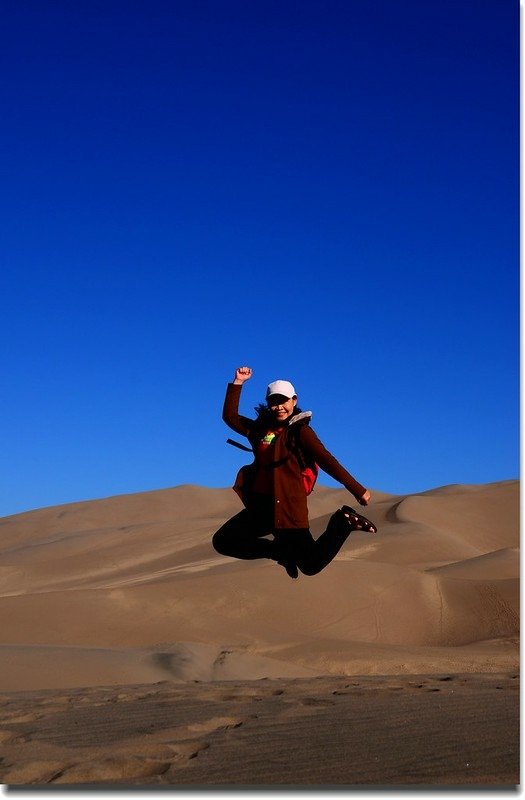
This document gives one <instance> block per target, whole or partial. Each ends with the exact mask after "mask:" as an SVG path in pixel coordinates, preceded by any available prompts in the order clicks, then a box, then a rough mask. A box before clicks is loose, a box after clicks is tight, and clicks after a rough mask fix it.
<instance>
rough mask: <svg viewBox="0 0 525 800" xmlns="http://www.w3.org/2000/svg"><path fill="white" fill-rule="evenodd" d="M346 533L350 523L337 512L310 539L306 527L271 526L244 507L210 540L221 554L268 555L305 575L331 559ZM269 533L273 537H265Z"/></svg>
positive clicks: (344, 539) (321, 566) (344, 538)
mask: <svg viewBox="0 0 525 800" xmlns="http://www.w3.org/2000/svg"><path fill="white" fill-rule="evenodd" d="M349 533H350V525H349V524H348V521H347V519H346V518H345V516H344V515H343V513H342V512H341V511H336V512H335V514H332V516H331V517H330V520H329V522H328V527H327V528H326V531H325V532H324V533H322V534H321V536H320V537H319V538H318V539H314V538H313V536H312V534H311V533H310V531H309V529H308V528H292V529H285V530H284V529H283V530H276V529H272V528H270V527H269V526H268V525H267V524H266V525H265V524H264V522H262V521H261V517H260V516H259V515H258V514H256V513H255V512H253V511H250V510H249V509H244V510H243V511H241V512H239V514H236V515H235V516H234V517H232V518H231V519H229V520H228V522H226V523H225V524H224V525H223V526H222V528H219V530H218V531H217V533H216V534H215V535H214V536H213V540H212V541H213V546H214V548H215V550H216V551H217V552H218V553H221V554H222V555H224V556H232V557H233V558H245V559H254V558H271V559H273V560H274V561H278V562H279V563H280V564H282V565H283V566H285V567H286V571H287V572H288V574H289V575H291V576H292V577H296V573H297V569H300V570H301V572H303V573H304V574H305V575H316V574H317V573H318V572H321V570H322V569H324V568H325V567H326V565H327V564H329V563H330V561H332V559H333V558H335V556H336V555H337V553H338V552H339V550H340V549H341V547H342V546H343V544H344V543H345V541H346V539H347V537H348V534H349ZM271 534H273V539H267V538H266V537H267V536H269V535H271ZM294 572H295V574H294Z"/></svg>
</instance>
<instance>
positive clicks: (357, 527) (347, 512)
mask: <svg viewBox="0 0 525 800" xmlns="http://www.w3.org/2000/svg"><path fill="white" fill-rule="evenodd" d="M341 512H342V513H343V515H344V517H345V518H346V519H347V521H348V523H349V525H350V530H352V531H365V532H366V533H377V528H376V526H375V525H374V523H373V522H370V520H369V519H367V518H366V517H363V515H362V514H359V513H358V512H357V511H356V510H355V509H354V508H350V506H342V508H341Z"/></svg>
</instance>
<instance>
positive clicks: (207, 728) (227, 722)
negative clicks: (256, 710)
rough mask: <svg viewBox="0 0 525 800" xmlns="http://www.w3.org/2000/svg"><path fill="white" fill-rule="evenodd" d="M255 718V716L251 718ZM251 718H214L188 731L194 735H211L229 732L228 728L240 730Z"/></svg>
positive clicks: (199, 723) (195, 725)
mask: <svg viewBox="0 0 525 800" xmlns="http://www.w3.org/2000/svg"><path fill="white" fill-rule="evenodd" d="M251 718H252V719H254V718H255V715H253V716H252V717H251ZM248 719H250V717H213V719H209V720H206V722H195V723H193V724H192V725H188V727H187V730H188V731H191V732H192V733H203V734H205V735H206V734H210V733H215V732H216V731H221V730H228V728H239V727H240V726H241V725H242V724H243V723H244V722H246V721H247V720H248Z"/></svg>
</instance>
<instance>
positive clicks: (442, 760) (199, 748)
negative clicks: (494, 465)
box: [0, 481, 519, 785]
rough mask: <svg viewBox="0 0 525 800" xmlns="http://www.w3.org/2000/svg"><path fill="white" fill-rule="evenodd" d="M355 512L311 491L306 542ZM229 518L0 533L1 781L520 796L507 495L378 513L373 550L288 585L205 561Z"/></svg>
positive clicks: (55, 522)
mask: <svg viewBox="0 0 525 800" xmlns="http://www.w3.org/2000/svg"><path fill="white" fill-rule="evenodd" d="M348 497H349V496H348V494H347V493H346V492H345V491H344V490H338V489H328V488H323V487H319V488H318V489H317V490H316V491H315V493H314V494H313V495H312V497H311V498H310V516H311V519H312V530H313V532H314V535H318V534H320V533H321V532H322V531H323V530H324V528H325V526H326V522H327V520H328V518H329V516H330V514H331V513H332V512H333V511H334V510H335V509H336V508H337V507H338V506H340V505H342V504H343V503H346V502H348ZM239 509H240V502H239V501H238V499H237V497H236V496H235V494H234V493H233V492H232V491H231V490H230V489H205V488H200V487H194V486H181V487H176V488H174V489H168V490H162V491H157V492H147V493H143V494H136V495H128V496H119V497H113V498H107V499H104V500H98V501H89V502H84V503H74V504H70V505H66V506H59V507H53V508H45V509H39V510H37V511H32V512H28V513H25V514H18V515H15V516H12V517H6V518H4V519H2V520H0V533H1V536H0V630H1V631H2V639H1V644H0V690H1V691H2V705H1V706H0V709H1V712H2V713H1V722H0V759H1V760H0V780H2V781H3V782H4V783H8V784H10V785H17V784H34V783H37V784H40V783H48V782H53V783H54V782H56V783H74V784H79V783H80V784H85V783H88V784H90V783H95V784H97V785H100V784H103V783H109V784H111V783H114V782H116V783H120V784H126V783H128V784H130V785H136V784H137V783H139V784H148V785H149V784H155V783H163V784H165V783H168V784H169V783H177V784H186V783H187V784H191V785H196V784H200V785H210V784H213V785H215V784H221V785H225V784H246V785H255V784H264V785H266V784H272V785H274V784H283V785H290V784H294V785H303V784H305V785H312V784H317V785H321V784H326V785H332V784H333V785H341V784H348V785H353V784H378V783H379V784H382V783H384V784H402V783H407V784H414V783H416V784H418V783H423V784H431V785H433V784H440V785H443V784H447V785H450V784H466V783H472V784H475V785H481V784H484V783H486V784H489V785H495V784H502V785H509V784H514V783H516V782H517V780H518V745H517V741H518V731H517V718H518V694H517V691H516V686H517V682H518V681H517V669H518V655H519V649H518V640H517V636H518V631H519V621H518V613H519V588H518V581H519V550H518V548H519V532H518V527H519V486H518V483H517V482H516V481H507V482H502V483H497V484H489V485H481V486H448V487H443V488H439V489H434V490H431V491H428V492H424V493H422V494H418V495H409V496H406V497H405V496H391V495H386V494H381V493H380V492H376V493H374V502H373V503H372V505H371V506H369V508H368V510H367V512H366V513H367V516H369V517H370V518H371V519H372V520H373V521H374V522H375V523H376V524H377V525H378V528H379V531H378V533H377V534H375V535H370V534H364V533H361V532H354V533H353V534H352V535H351V536H350V538H349V539H348V541H347V543H346V545H345V546H344V548H343V549H342V551H341V552H340V554H339V555H338V557H337V558H336V559H335V560H334V561H333V562H332V564H330V565H329V566H328V567H327V568H326V569H325V570H324V571H323V572H322V573H320V574H319V575H317V576H314V577H306V576H302V575H301V576H300V577H299V579H298V580H295V581H294V580H292V579H290V578H289V577H288V576H287V574H286V572H285V571H284V569H283V568H282V567H280V566H279V565H277V564H276V563H274V562H270V561H235V560H233V559H228V558H225V557H221V556H219V555H217V554H216V553H215V552H214V550H213V549H212V547H211V542H210V539H211V534H212V533H213V532H214V531H215V530H216V529H217V528H218V527H219V526H220V525H221V524H222V522H223V521H224V520H225V519H227V518H228V517H229V516H231V515H233V514H234V513H236V512H237V511H238V510H239ZM443 678H448V679H449V680H443ZM199 726H201V727H199ZM401 742H402V743H403V744H401ZM469 742H470V745H469ZM228 748H230V749H228ZM321 750H322V757H320V755H319V754H320V752H321ZM466 753H468V755H465V754H466Z"/></svg>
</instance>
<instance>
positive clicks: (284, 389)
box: [266, 381, 296, 400]
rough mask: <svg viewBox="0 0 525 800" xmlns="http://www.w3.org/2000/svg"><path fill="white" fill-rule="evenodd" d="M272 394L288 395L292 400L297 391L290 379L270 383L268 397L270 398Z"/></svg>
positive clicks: (267, 391)
mask: <svg viewBox="0 0 525 800" xmlns="http://www.w3.org/2000/svg"><path fill="white" fill-rule="evenodd" d="M272 394H281V395H282V396H283V397H287V398H288V400H290V399H291V398H292V397H295V395H296V391H295V389H294V387H293V385H292V384H291V383H290V381H274V382H273V383H269V384H268V389H267V390H266V399H267V400H268V398H269V397H271V396H272Z"/></svg>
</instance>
